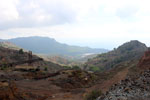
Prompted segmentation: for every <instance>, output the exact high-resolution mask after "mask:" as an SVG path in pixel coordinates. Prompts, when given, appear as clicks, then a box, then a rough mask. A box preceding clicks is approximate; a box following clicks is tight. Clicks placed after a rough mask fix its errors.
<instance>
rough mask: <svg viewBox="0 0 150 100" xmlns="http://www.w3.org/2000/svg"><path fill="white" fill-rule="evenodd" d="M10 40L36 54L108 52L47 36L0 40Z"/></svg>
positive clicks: (81, 54)
mask: <svg viewBox="0 0 150 100" xmlns="http://www.w3.org/2000/svg"><path fill="white" fill-rule="evenodd" d="M0 41H8V42H11V43H13V44H15V45H17V46H19V47H21V48H24V49H26V50H31V51H33V52H34V53H38V54H50V55H67V56H76V57H78V56H80V57H81V56H83V55H85V54H90V53H91V54H100V53H104V52H108V50H107V49H93V48H89V47H80V46H70V45H67V44H63V43H59V42H57V41H56V40H55V39H52V38H48V37H39V36H33V37H21V38H14V39H8V40H0Z"/></svg>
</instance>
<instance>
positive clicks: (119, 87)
mask: <svg viewBox="0 0 150 100" xmlns="http://www.w3.org/2000/svg"><path fill="white" fill-rule="evenodd" d="M149 64H150V50H148V51H146V52H145V53H144V55H143V56H142V57H141V59H140V60H139V62H138V64H137V66H136V72H135V71H134V72H133V71H132V73H134V74H132V75H131V74H128V76H126V78H125V79H124V80H120V82H118V83H117V84H114V85H112V86H111V87H110V88H109V90H108V91H106V93H105V94H104V95H101V96H100V97H99V98H98V99H97V100H108V99H109V98H111V99H112V100H149V99H150V86H149V84H150V82H149V80H150V69H149V68H150V65H149Z"/></svg>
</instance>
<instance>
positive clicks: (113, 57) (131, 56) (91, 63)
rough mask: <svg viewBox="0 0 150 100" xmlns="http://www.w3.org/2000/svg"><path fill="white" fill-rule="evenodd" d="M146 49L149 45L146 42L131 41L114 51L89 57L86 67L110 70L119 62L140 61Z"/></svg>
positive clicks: (88, 68)
mask: <svg viewBox="0 0 150 100" xmlns="http://www.w3.org/2000/svg"><path fill="white" fill-rule="evenodd" d="M146 50H147V47H146V45H145V44H143V43H141V42H139V41H136V40H134V41H130V42H127V43H125V44H123V45H121V46H119V47H118V48H117V49H114V50H113V51H110V52H108V53H104V54H100V55H98V56H96V57H95V58H93V59H89V60H88V62H87V63H86V64H85V68H86V69H87V70H91V69H97V70H98V71H105V70H110V69H112V68H115V67H116V66H118V65H119V64H126V63H127V62H130V61H135V60H136V61H138V60H139V59H140V58H141V56H142V55H143V54H144V52H145V51H146Z"/></svg>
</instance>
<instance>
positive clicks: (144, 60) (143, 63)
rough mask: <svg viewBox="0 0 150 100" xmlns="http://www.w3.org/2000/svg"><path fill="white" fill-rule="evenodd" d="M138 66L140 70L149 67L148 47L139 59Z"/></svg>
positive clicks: (149, 54)
mask: <svg viewBox="0 0 150 100" xmlns="http://www.w3.org/2000/svg"><path fill="white" fill-rule="evenodd" d="M138 67H139V68H140V69H142V70H146V69H149V68H150V48H149V49H148V51H146V52H145V53H144V56H143V57H142V58H141V59H140V61H139V63H138Z"/></svg>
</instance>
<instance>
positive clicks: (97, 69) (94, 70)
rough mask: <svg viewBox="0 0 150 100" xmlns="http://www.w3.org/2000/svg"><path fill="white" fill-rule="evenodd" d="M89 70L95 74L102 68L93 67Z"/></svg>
mask: <svg viewBox="0 0 150 100" xmlns="http://www.w3.org/2000/svg"><path fill="white" fill-rule="evenodd" d="M89 70H90V71H93V72H98V71H100V68H99V67H97V66H91V67H90V68H89Z"/></svg>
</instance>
